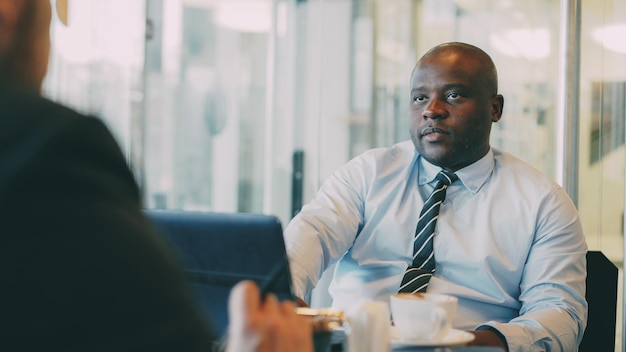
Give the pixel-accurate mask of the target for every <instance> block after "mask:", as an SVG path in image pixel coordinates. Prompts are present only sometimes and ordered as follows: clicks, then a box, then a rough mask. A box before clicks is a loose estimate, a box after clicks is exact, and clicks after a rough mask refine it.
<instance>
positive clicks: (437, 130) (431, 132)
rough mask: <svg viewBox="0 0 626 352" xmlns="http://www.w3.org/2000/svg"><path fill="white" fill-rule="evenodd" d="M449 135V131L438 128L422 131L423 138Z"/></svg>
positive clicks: (428, 128)
mask: <svg viewBox="0 0 626 352" xmlns="http://www.w3.org/2000/svg"><path fill="white" fill-rule="evenodd" d="M442 134H449V133H448V131H446V130H443V129H441V128H437V127H427V128H424V129H423V130H422V136H429V135H442Z"/></svg>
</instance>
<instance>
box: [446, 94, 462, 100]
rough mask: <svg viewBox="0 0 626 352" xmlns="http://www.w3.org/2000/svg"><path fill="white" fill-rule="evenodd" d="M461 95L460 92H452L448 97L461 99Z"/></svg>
mask: <svg viewBox="0 0 626 352" xmlns="http://www.w3.org/2000/svg"><path fill="white" fill-rule="evenodd" d="M460 97H461V96H460V95H459V94H457V93H450V94H448V99H452V100H454V99H459V98H460Z"/></svg>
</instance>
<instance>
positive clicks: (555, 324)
mask: <svg viewBox="0 0 626 352" xmlns="http://www.w3.org/2000/svg"><path fill="white" fill-rule="evenodd" d="M410 87H411V91H410V117H409V120H410V124H409V131H410V135H411V140H410V141H405V142H401V143H398V144H395V145H393V146H391V147H389V148H377V149H373V150H370V151H366V152H365V153H363V154H362V155H359V156H357V157H356V158H354V159H353V160H351V161H349V162H348V163H347V164H346V165H344V166H343V167H341V168H339V169H338V170H337V171H336V172H335V173H334V174H333V175H332V176H331V177H329V178H328V179H327V180H326V182H325V183H324V184H323V185H322V187H321V188H320V190H319V192H318V194H317V195H316V197H314V199H313V200H312V201H311V202H310V203H309V204H307V205H305V206H304V207H303V208H302V210H301V212H300V213H299V214H298V215H297V216H296V217H294V219H292V221H291V222H290V223H289V224H288V226H287V227H286V228H285V242H286V245H287V252H288V255H289V260H290V267H291V271H292V276H293V282H294V287H295V293H296V295H298V296H299V297H300V298H301V299H302V300H303V303H304V301H306V300H307V299H308V296H309V294H310V292H311V290H312V289H313V288H314V287H315V286H316V285H317V283H318V280H319V278H320V275H321V274H322V273H323V272H324V270H325V269H326V268H327V267H328V266H329V265H331V264H333V263H336V267H335V271H334V276H333V280H332V282H331V284H330V287H329V293H330V295H331V296H332V298H333V303H332V305H333V307H336V308H339V309H344V310H347V309H349V308H350V307H351V306H352V305H353V304H354V303H356V302H358V301H359V300H360V299H372V300H379V301H385V302H387V301H388V299H389V296H390V295H391V294H394V293H396V292H398V290H399V288H400V286H401V282H402V283H404V282H403V277H404V274H405V271H406V270H407V268H408V267H409V266H410V265H411V266H412V264H413V262H412V261H413V254H414V244H413V241H414V238H415V237H417V236H416V224H417V223H418V218H419V217H420V211H421V210H422V207H423V205H424V203H425V201H426V199H427V198H428V197H429V194H430V193H431V191H433V188H434V185H435V177H436V175H437V174H438V173H440V172H441V170H442V169H443V170H446V172H448V173H449V174H450V173H454V174H456V176H458V180H456V181H454V182H452V183H451V184H450V185H449V186H448V187H447V196H446V198H445V201H444V202H443V204H441V206H440V211H439V217H438V218H437V220H436V221H437V222H436V225H435V226H436V227H435V231H434V236H433V237H432V238H433V242H432V243H433V246H432V248H434V252H433V253H434V259H435V260H434V262H435V265H434V272H433V273H432V278H431V279H430V282H429V283H428V284H427V286H426V289H427V292H434V293H444V294H449V295H453V296H456V297H458V299H459V305H458V311H457V315H456V320H455V322H454V327H455V328H457V329H464V330H469V331H471V332H472V333H473V334H474V335H475V339H474V341H473V342H471V343H470V344H473V345H491V346H500V347H504V348H506V349H508V350H509V351H575V350H576V349H577V346H578V344H579V343H580V341H581V339H582V336H583V332H584V329H585V326H586V320H587V302H586V301H585V278H586V259H585V255H586V252H587V246H586V243H585V238H584V236H583V232H582V226H581V224H580V220H579V217H578V213H577V210H576V208H575V206H574V204H573V202H572V201H571V199H570V198H569V196H568V195H567V194H566V193H565V191H564V190H563V189H562V188H561V187H560V186H559V185H557V184H556V183H555V182H554V181H553V180H551V179H549V178H548V177H547V176H545V175H543V174H541V173H540V172H539V171H538V170H536V169H534V168H533V167H531V166H529V165H527V164H526V163H524V162H522V161H521V160H519V159H517V158H516V157H514V156H512V155H510V154H508V153H506V152H504V151H501V150H498V149H496V148H492V147H490V143H489V136H490V132H491V126H492V124H493V123H495V122H498V121H499V120H500V118H501V117H502V109H503V106H504V98H503V97H502V95H500V94H498V83H497V73H496V68H495V65H494V63H493V61H492V60H491V58H490V57H489V55H488V54H487V53H485V52H484V51H483V50H481V49H479V48H477V47H475V46H472V45H469V44H465V43H445V44H441V45H438V46H436V47H434V48H432V49H431V50H429V51H428V52H427V53H426V54H425V55H424V56H423V57H422V58H421V59H420V60H419V61H418V62H417V64H416V66H415V68H414V70H413V72H412V74H411V77H410ZM451 179H454V178H451ZM416 247H417V246H416ZM416 252H417V250H416Z"/></svg>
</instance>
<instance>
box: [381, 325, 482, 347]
mask: <svg viewBox="0 0 626 352" xmlns="http://www.w3.org/2000/svg"><path fill="white" fill-rule="evenodd" d="M473 339H474V335H473V334H470V333H469V332H467V331H463V330H457V329H452V330H450V331H449V332H448V334H446V336H445V337H444V338H443V340H441V341H439V342H429V341H403V340H400V338H399V337H398V333H397V332H396V329H395V328H394V327H393V326H392V327H391V347H403V346H425V347H427V346H457V345H463V344H466V343H468V342H470V341H472V340H473Z"/></svg>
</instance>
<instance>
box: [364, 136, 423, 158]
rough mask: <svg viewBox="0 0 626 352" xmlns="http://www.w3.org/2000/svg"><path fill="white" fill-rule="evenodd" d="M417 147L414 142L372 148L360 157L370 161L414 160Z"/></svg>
mask: <svg viewBox="0 0 626 352" xmlns="http://www.w3.org/2000/svg"><path fill="white" fill-rule="evenodd" d="M415 153H416V151H415V146H414V145H413V142H412V141H410V140H408V141H402V142H398V143H396V144H393V145H392V146H388V147H379V148H372V149H369V150H366V151H364V152H363V153H361V154H360V155H359V156H358V157H361V158H370V159H383V160H385V159H403V158H407V159H413V158H414V157H415Z"/></svg>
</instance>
